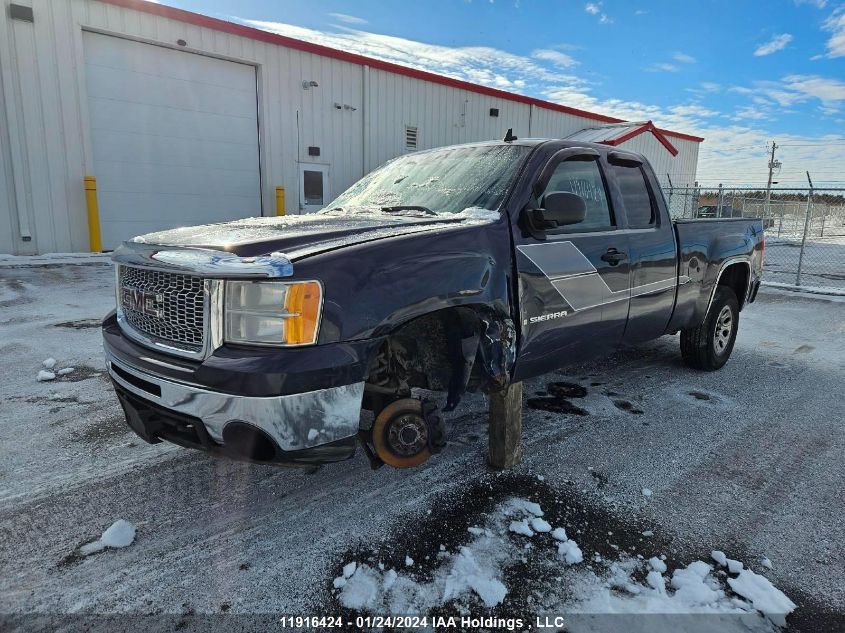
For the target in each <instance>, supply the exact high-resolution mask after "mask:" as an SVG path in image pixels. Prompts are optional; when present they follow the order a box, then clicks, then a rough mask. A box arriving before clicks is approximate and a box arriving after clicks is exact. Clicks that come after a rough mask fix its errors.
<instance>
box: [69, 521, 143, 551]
mask: <svg viewBox="0 0 845 633" xmlns="http://www.w3.org/2000/svg"><path fill="white" fill-rule="evenodd" d="M134 540H135V526H134V525H132V524H131V523H130V522H129V521H126V520H125V519H118V520H117V521H115V522H114V523H112V524H111V525H110V526H109V527H108V528H107V529H106V531H105V532H103V534H102V536H100V538H98V539H97V540H96V541H91V542H90V543H86V544H85V545H83V546H82V547H80V548H79V553H80V554H82V556H88V555H90V554H95V553H97V552H102V551H103V550H104V549H106V548H107V547H111V548H120V547H129V546H130V545H132V541H134Z"/></svg>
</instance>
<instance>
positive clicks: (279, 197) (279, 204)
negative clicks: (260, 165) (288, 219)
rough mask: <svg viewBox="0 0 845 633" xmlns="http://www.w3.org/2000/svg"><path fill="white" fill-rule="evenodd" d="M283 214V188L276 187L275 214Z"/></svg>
mask: <svg viewBox="0 0 845 633" xmlns="http://www.w3.org/2000/svg"><path fill="white" fill-rule="evenodd" d="M284 214H285V188H284V187H276V215H284Z"/></svg>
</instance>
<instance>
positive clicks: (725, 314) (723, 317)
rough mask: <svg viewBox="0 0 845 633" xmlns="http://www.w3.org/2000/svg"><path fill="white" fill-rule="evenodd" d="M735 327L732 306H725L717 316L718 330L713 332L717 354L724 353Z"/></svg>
mask: <svg viewBox="0 0 845 633" xmlns="http://www.w3.org/2000/svg"><path fill="white" fill-rule="evenodd" d="M733 329H734V315H733V312H732V311H731V308H730V306H724V307H723V308H722V310H721V311H720V312H719V316H718V317H716V330H715V332H714V333H713V347H714V348H715V350H716V353H717V354H720V355H721V354H724V353H725V350H726V349H727V347H728V344H729V343H730V341H731V334H732V333H733Z"/></svg>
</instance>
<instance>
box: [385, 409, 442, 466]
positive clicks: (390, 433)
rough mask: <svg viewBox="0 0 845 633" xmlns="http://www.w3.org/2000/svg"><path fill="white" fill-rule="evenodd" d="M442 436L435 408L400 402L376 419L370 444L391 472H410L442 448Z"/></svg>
mask: <svg viewBox="0 0 845 633" xmlns="http://www.w3.org/2000/svg"><path fill="white" fill-rule="evenodd" d="M445 437H446V433H445V428H444V425H443V420H442V419H441V418H440V415H439V414H438V413H437V406H436V405H434V404H433V403H431V402H426V401H420V400H417V399H416V398H401V399H399V400H396V401H394V402H391V403H390V404H389V405H387V406H386V407H385V408H384V409H383V410H382V411H381V412H380V413H379V414H378V416H376V419H375V421H374V422H373V428H372V441H373V447H374V449H375V452H376V455H377V456H378V457H379V459H381V460H382V461H383V462H384V463H385V464H388V465H390V466H393V467H394V468H412V467H414V466H419V465H420V464H422V463H423V462H425V461H426V460H427V459H428V458H429V457H431V455H432V453H438V452H440V450H442V448H443V446H445V444H446V441H445Z"/></svg>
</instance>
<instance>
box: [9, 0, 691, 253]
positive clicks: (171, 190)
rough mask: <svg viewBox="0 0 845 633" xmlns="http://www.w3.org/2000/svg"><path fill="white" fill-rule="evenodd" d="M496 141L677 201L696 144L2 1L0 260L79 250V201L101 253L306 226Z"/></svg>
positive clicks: (376, 67)
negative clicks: (207, 233) (230, 223)
mask: <svg viewBox="0 0 845 633" xmlns="http://www.w3.org/2000/svg"><path fill="white" fill-rule="evenodd" d="M507 128H513V130H514V134H516V135H517V136H521V137H523V136H524V137H555V138H561V137H572V138H577V139H581V140H584V141H593V142H606V143H610V144H612V145H620V146H622V147H625V148H630V149H631V150H634V151H638V152H642V153H643V154H645V155H646V156H647V157H648V158H649V160H650V161H651V163H652V165H653V166H654V168H655V171H656V172H657V173H658V174H659V176H660V178H661V179H662V180H663V182H664V184H665V183H667V182H668V180H669V178H671V180H672V182H673V184H674V185H675V186H685V185H690V184H692V180H693V178H692V177H691V176H690V175H691V174H695V172H696V164H697V160H698V144H699V143H700V142H701V141H702V139H701V138H698V137H694V136H689V135H686V134H681V133H678V132H670V131H667V130H660V129H657V128H655V127H654V126H653V125H651V124H650V123H649V122H645V123H626V122H622V121H620V120H618V119H614V118H611V117H607V116H602V115H600V114H593V113H589V112H584V111H581V110H576V109H573V108H568V107H565V106H561V105H557V104H553V103H548V102H545V101H541V100H538V99H533V98H529V97H525V96H521V95H516V94H511V93H508V92H504V91H501V90H496V89H493V88H488V87H484V86H478V85H473V84H470V83H467V82H463V81H458V80H455V79H451V78H447V77H441V76H438V75H434V74H431V73H426V72H422V71H419V70H413V69H409V68H405V67H403V66H398V65H395V64H391V63H387V62H383V61H379V60H375V59H369V58H366V57H362V56H359V55H354V54H350V53H346V52H343V51H338V50H333V49H329V48H325V47H322V46H317V45H314V44H310V43H306V42H302V41H298V40H295V39H291V38H288V37H282V36H279V35H274V34H271V33H267V32H264V31H259V30H255V29H252V28H248V27H245V26H241V25H238V24H232V23H229V22H224V21H221V20H217V19H213V18H210V17H206V16H203V15H198V14H195V13H189V12H186V11H182V10H178V9H173V8H170V7H166V6H162V5H159V4H154V3H152V2H146V1H145V0H14V1H11V2H10V0H3V16H2V19H0V253H14V254H37V253H47V252H72V251H87V250H90V248H91V243H90V241H89V240H90V238H89V208H88V206H87V205H86V199H88V200H89V201H93V200H94V199H96V200H97V201H98V203H99V223H100V227H101V229H100V231H101V236H102V248H103V249H105V250H109V249H112V248H114V247H115V246H116V245H117V244H118V243H119V242H120V241H121V240H124V239H127V238H129V237H132V236H133V235H137V234H140V233H145V232H148V231H152V230H157V229H163V228H168V227H174V226H181V225H188V224H198V223H207V222H217V221H223V220H229V219H236V218H241V217H246V216H260V215H265V216H269V215H276V214H277V213H278V212H280V210H281V209H280V207H282V208H283V209H284V211H285V212H287V213H288V214H292V213H307V212H311V211H316V210H317V209H319V208H321V207H322V206H323V204H324V203H327V202H329V201H330V200H331V198H332V197H333V196H335V195H337V194H338V193H340V192H341V191H343V190H344V189H345V188H346V187H348V186H349V185H350V184H352V183H353V182H354V181H355V180H357V179H358V178H360V177H361V176H362V175H363V174H365V173H367V172H368V171H370V170H372V169H373V168H375V167H377V166H378V165H380V164H381V163H383V162H385V161H386V160H388V159H390V158H392V157H394V156H397V155H399V154H402V153H405V152H409V151H414V150H417V149H424V148H430V147H437V146H441V145H449V144H453V143H462V142H468V141H475V140H487V139H494V138H500V137H501V136H502V134H503V133H504V131H505V130H506V129H507ZM86 176H88V177H94V178H95V179H96V194H95V192H94V190H93V187H94V184H95V183H94V181H93V180H89V183H90V185H89V188H90V189H91V191H90V192H88V194H89V195H88V196H86V190H85V186H84V184H83V183H84V180H85V178H86ZM279 188H283V189H279ZM95 217H96V216H95Z"/></svg>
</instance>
